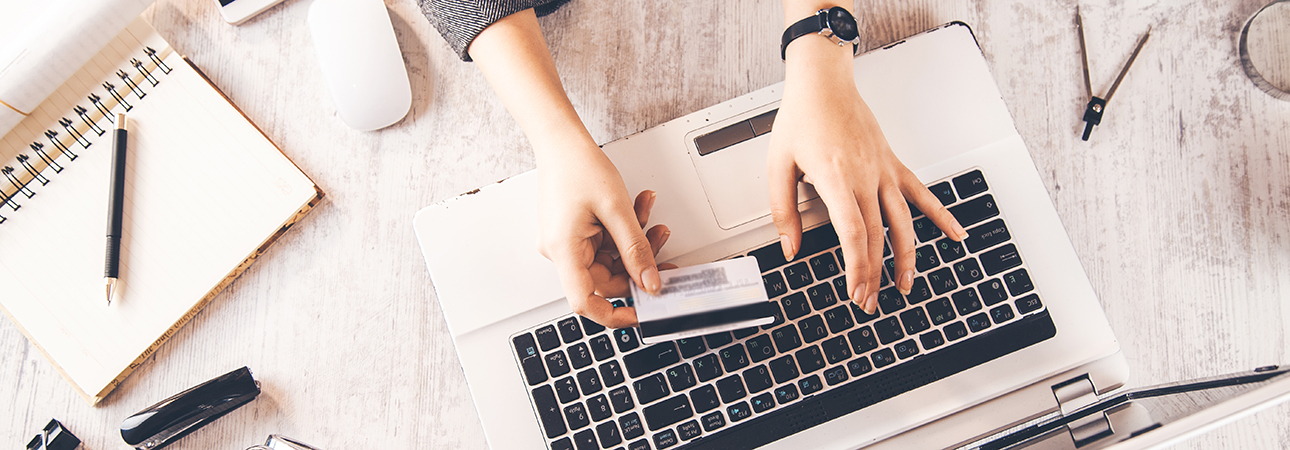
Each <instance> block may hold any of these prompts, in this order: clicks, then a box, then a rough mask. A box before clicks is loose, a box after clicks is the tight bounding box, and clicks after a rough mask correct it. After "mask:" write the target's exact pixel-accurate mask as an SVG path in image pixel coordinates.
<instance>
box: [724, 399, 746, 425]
mask: <svg viewBox="0 0 1290 450" xmlns="http://www.w3.org/2000/svg"><path fill="white" fill-rule="evenodd" d="M726 414H727V415H729V416H730V421H731V422H738V421H740V420H744V419H747V418H748V416H751V415H752V410H750V409H748V402H739V403H735V404H733V405H730V407H728V408H726Z"/></svg>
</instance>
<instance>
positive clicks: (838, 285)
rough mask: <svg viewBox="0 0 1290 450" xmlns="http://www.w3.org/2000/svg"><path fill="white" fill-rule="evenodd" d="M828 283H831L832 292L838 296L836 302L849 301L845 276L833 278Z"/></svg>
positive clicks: (849, 295) (849, 296)
mask: <svg viewBox="0 0 1290 450" xmlns="http://www.w3.org/2000/svg"><path fill="white" fill-rule="evenodd" d="M830 283H833V292H834V293H835V294H836V295H837V296H838V300H841V301H844V302H845V301H847V300H850V299H851V294H847V276H846V275H843V276H840V277H837V278H834V279H833V280H832V281H830Z"/></svg>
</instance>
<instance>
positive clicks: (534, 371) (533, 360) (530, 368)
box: [520, 356, 547, 386]
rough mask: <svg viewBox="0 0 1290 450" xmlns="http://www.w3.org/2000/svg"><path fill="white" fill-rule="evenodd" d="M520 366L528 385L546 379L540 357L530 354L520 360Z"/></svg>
mask: <svg viewBox="0 0 1290 450" xmlns="http://www.w3.org/2000/svg"><path fill="white" fill-rule="evenodd" d="M520 368H521V369H524V380H525V381H528V383H529V386H533V385H536V384H538V383H541V382H543V381H546V380H547V377H546V369H544V368H543V367H542V358H541V357H538V356H530V357H527V358H524V359H522V360H520Z"/></svg>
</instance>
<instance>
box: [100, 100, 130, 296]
mask: <svg viewBox="0 0 1290 450" xmlns="http://www.w3.org/2000/svg"><path fill="white" fill-rule="evenodd" d="M116 119H117V120H116V130H114V131H113V134H112V174H111V177H110V178H109V185H110V189H111V190H112V192H111V194H110V195H109V196H108V223H107V262H106V265H105V267H104V270H103V282H104V284H105V285H106V287H107V302H108V304H109V305H111V304H112V294H114V293H115V291H116V283H117V275H118V273H119V269H120V266H121V221H122V219H123V216H124V208H125V157H126V141H127V135H126V133H127V132H126V126H125V114H117V115H116Z"/></svg>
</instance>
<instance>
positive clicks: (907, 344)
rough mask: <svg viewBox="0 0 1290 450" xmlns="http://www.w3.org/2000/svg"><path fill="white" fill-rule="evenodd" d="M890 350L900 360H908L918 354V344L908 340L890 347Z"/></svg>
mask: <svg viewBox="0 0 1290 450" xmlns="http://www.w3.org/2000/svg"><path fill="white" fill-rule="evenodd" d="M892 350H895V351H896V356H897V357H899V358H900V359H909V358H912V357H914V355H917V354H918V344H917V343H915V342H914V340H913V339H910V340H907V341H904V342H901V343H899V344H896V345H895V346H892Z"/></svg>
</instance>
